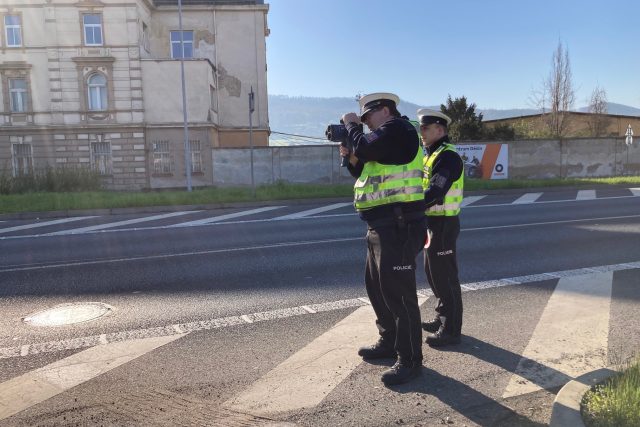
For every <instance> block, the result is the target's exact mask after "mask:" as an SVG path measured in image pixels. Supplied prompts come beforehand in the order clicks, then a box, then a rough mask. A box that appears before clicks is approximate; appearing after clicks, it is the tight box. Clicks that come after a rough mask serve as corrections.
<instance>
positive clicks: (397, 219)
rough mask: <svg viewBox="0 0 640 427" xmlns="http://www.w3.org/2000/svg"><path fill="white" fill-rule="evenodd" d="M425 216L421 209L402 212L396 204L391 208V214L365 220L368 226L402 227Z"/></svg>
mask: <svg viewBox="0 0 640 427" xmlns="http://www.w3.org/2000/svg"><path fill="white" fill-rule="evenodd" d="M424 218H425V215H424V212H423V211H409V212H404V211H403V210H402V208H401V207H399V206H396V207H394V209H393V215H391V216H387V217H384V218H378V219H374V220H368V221H367V227H368V228H380V227H390V226H397V227H398V228H404V227H406V226H407V224H409V223H412V222H417V221H419V220H422V219H424Z"/></svg>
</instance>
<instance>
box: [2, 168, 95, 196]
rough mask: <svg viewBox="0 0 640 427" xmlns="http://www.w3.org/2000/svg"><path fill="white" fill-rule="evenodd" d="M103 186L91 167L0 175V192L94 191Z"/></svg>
mask: <svg viewBox="0 0 640 427" xmlns="http://www.w3.org/2000/svg"><path fill="white" fill-rule="evenodd" d="M101 188H102V182H101V180H100V175H99V174H98V173H97V172H96V171H94V170H91V169H89V168H70V167H63V168H52V167H50V166H47V167H46V168H44V169H40V170H36V171H34V172H33V173H31V174H29V175H21V176H15V177H14V176H11V175H8V174H7V173H6V172H3V173H2V174H1V175H0V194H22V193H36V192H73V191H94V190H100V189H101Z"/></svg>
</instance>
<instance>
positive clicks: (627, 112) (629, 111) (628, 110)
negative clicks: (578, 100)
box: [577, 102, 640, 116]
mask: <svg viewBox="0 0 640 427" xmlns="http://www.w3.org/2000/svg"><path fill="white" fill-rule="evenodd" d="M577 111H581V112H585V113H586V112H588V111H589V107H582V108H579V109H578V110H577ZM607 112H608V113H609V114H618V115H621V116H640V108H635V107H630V106H628V105H623V104H616V103H615V102H608V103H607Z"/></svg>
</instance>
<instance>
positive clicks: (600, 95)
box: [587, 86, 610, 136]
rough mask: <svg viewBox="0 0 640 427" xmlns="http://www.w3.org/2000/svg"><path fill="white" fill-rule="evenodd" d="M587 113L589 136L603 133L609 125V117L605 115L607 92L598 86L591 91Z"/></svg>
mask: <svg viewBox="0 0 640 427" xmlns="http://www.w3.org/2000/svg"><path fill="white" fill-rule="evenodd" d="M589 113H590V116H589V119H588V121H587V124H588V126H589V131H590V133H591V136H601V135H603V134H604V133H605V132H606V130H607V127H608V126H609V122H610V119H609V117H607V92H606V91H605V90H604V89H603V88H601V87H599V86H596V88H595V89H594V90H593V92H591V101H590V102H589Z"/></svg>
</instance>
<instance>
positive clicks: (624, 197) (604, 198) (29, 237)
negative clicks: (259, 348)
mask: <svg viewBox="0 0 640 427" xmlns="http://www.w3.org/2000/svg"><path fill="white" fill-rule="evenodd" d="M471 197H476V196H469V197H467V199H471ZM480 197H486V196H480ZM635 197H636V196H633V195H631V196H613V197H600V198H598V199H597V200H610V199H633V198H635ZM475 201H476V200H470V202H475ZM581 201H583V200H575V199H567V200H545V201H541V202H536V204H537V205H539V204H543V203H576V202H578V203H579V202H581ZM464 205H465V202H464V200H463V202H462V206H463V207H465V208H469V209H483V208H495V207H502V206H513V205H512V204H511V203H502V204H489V205H479V206H474V205H472V206H464ZM356 215H357V214H356V213H355V212H354V213H348V214H332V215H331V214H330V215H314V216H311V217H302V218H298V219H307V220H317V219H322V218H334V217H342V216H356ZM620 218H625V217H620ZM597 219H612V218H597ZM613 219H617V218H613ZM273 221H275V220H274V219H273V218H266V219H253V220H241V221H226V222H219V223H218V222H212V223H205V224H197V225H198V226H224V225H236V224H251V223H261V222H273ZM194 226H195V225H194ZM175 227H176V225H162V226H156V227H136V228H120V229H115V230H101V231H97V232H100V233H128V232H131V231H148V230H166V229H169V228H175ZM462 231H464V230H462ZM88 233H92V232H91V231H90V232H88ZM38 237H51V235H49V234H30V235H26V236H2V237H0V240H9V239H33V238H38Z"/></svg>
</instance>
